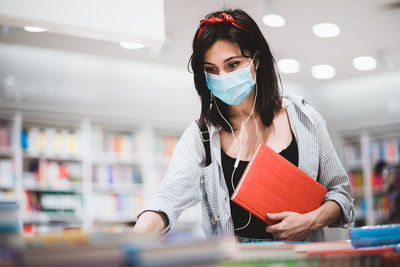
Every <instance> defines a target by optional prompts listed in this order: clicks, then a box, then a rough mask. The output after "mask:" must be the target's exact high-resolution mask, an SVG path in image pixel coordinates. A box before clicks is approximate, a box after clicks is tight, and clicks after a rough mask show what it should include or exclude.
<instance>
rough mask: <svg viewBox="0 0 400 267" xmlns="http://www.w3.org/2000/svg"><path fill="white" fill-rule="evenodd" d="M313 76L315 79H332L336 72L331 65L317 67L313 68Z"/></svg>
mask: <svg viewBox="0 0 400 267" xmlns="http://www.w3.org/2000/svg"><path fill="white" fill-rule="evenodd" d="M311 74H312V76H313V77H314V78H315V79H319V80H326V79H332V78H333V77H335V75H336V70H335V68H334V67H332V66H331V65H315V66H313V67H312V68H311Z"/></svg>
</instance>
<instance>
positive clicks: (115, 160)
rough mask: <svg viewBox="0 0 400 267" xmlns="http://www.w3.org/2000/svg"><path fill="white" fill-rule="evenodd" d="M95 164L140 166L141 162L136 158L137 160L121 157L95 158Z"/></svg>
mask: <svg viewBox="0 0 400 267" xmlns="http://www.w3.org/2000/svg"><path fill="white" fill-rule="evenodd" d="M93 164H95V165H132V166H138V165H140V164H141V160H140V159H139V158H138V157H136V159H129V158H119V157H101V158H100V157H95V158H94V159H93Z"/></svg>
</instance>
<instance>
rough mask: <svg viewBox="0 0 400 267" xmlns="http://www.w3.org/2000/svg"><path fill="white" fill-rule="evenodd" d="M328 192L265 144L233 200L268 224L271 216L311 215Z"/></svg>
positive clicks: (251, 161) (258, 151)
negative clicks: (274, 214)
mask: <svg viewBox="0 0 400 267" xmlns="http://www.w3.org/2000/svg"><path fill="white" fill-rule="evenodd" d="M327 191H328V190H327V189H326V188H325V187H324V186H322V185H321V184H320V183H318V182H317V181H315V180H314V179H313V178H311V177H310V176H308V175H307V174H306V173H304V172H303V171H302V170H300V169H299V168H297V167H296V166H295V165H293V164H292V163H291V162H289V161H288V160H286V159H285V158H284V157H282V156H281V155H279V154H278V153H276V152H275V151H274V150H272V149H271V148H269V147H268V146H267V145H265V144H259V145H258V147H257V149H256V151H255V152H254V155H253V157H252V158H251V160H250V162H249V164H248V165H247V168H246V170H245V171H244V173H243V176H242V178H241V179H240V181H239V184H238V186H237V187H236V190H235V191H234V192H233V195H232V197H231V199H232V200H233V201H234V202H235V203H237V204H239V205H240V206H242V207H243V208H245V209H246V210H248V211H249V212H251V213H252V214H254V215H255V216H257V217H258V218H260V219H261V220H262V221H264V222H265V223H267V224H274V223H277V222H274V221H270V220H269V219H267V218H266V214H267V213H277V212H283V211H294V212H298V213H307V212H309V211H312V210H314V209H316V208H318V207H319V206H320V205H321V203H322V200H323V199H324V196H325V194H326V192H327Z"/></svg>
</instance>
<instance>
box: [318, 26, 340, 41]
mask: <svg viewBox="0 0 400 267" xmlns="http://www.w3.org/2000/svg"><path fill="white" fill-rule="evenodd" d="M312 31H313V33H314V34H315V35H316V36H318V37H322V38H331V37H335V36H338V35H339V34H340V28H339V26H338V25H336V24H333V23H321V24H317V25H314V26H313V27H312Z"/></svg>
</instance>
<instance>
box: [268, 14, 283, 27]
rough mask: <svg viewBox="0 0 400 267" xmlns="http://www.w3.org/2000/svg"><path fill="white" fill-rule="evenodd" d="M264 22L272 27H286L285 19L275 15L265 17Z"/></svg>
mask: <svg viewBox="0 0 400 267" xmlns="http://www.w3.org/2000/svg"><path fill="white" fill-rule="evenodd" d="M263 22H264V24H265V25H267V26H270V27H282V26H284V25H285V19H284V18H283V17H281V16H279V15H275V14H270V15H265V16H264V17H263Z"/></svg>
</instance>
